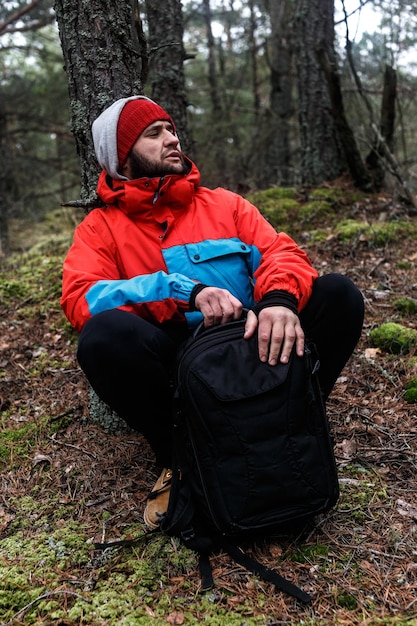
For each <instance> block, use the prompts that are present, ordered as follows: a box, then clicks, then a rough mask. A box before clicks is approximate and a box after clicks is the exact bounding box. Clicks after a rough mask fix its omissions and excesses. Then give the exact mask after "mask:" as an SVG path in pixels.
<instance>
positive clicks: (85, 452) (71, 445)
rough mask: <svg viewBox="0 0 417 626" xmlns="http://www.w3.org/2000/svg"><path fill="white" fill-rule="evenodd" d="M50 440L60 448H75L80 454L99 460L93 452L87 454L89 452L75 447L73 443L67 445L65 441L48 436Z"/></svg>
mask: <svg viewBox="0 0 417 626" xmlns="http://www.w3.org/2000/svg"><path fill="white" fill-rule="evenodd" d="M48 439H51V440H52V441H53V442H54V443H56V444H58V445H59V446H68V448H73V449H74V450H78V452H83V453H84V454H87V455H88V456H91V458H92V459H96V458H97V457H96V455H95V454H93V453H92V452H87V450H83V448H80V447H79V446H74V445H73V444H72V443H66V442H65V441H59V440H58V439H56V437H55V435H52V436H48Z"/></svg>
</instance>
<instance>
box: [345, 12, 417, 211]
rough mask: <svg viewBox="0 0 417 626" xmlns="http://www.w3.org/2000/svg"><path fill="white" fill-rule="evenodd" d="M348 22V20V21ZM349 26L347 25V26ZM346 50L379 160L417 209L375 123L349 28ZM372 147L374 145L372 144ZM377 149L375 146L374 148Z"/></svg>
mask: <svg viewBox="0 0 417 626" xmlns="http://www.w3.org/2000/svg"><path fill="white" fill-rule="evenodd" d="M346 24H347V22H346ZM346 28H347V27H346ZM346 51H347V58H348V61H349V67H350V69H351V72H352V74H353V79H354V81H355V84H356V87H357V89H358V92H359V95H360V96H361V98H362V100H363V101H364V103H365V106H366V108H367V109H368V113H369V118H370V121H371V128H372V130H373V132H374V133H375V137H376V140H377V146H378V150H377V156H378V158H379V160H380V161H381V162H382V163H383V164H384V165H385V167H386V169H388V171H389V172H390V173H391V174H392V175H393V176H394V177H395V178H396V179H397V181H398V182H399V184H400V185H401V187H402V189H403V191H404V193H405V195H406V198H407V200H408V201H409V203H410V204H411V206H412V207H413V208H414V209H416V208H417V200H416V199H415V198H414V196H413V194H412V193H411V191H410V189H409V188H408V183H407V181H406V180H404V178H403V176H402V174H401V172H400V167H399V165H398V163H397V161H396V159H395V157H394V155H393V154H392V152H391V150H390V149H389V148H388V145H387V142H386V141H385V138H384V137H383V136H382V135H381V132H380V130H379V128H378V126H377V124H376V123H375V116H374V112H373V108H372V105H371V103H370V101H369V99H368V97H367V96H366V94H365V92H364V89H363V87H362V81H361V79H360V77H359V76H358V73H357V71H356V67H355V64H354V61H353V57H352V42H351V41H350V40H349V31H348V30H347V35H346ZM371 148H372V146H371ZM373 149H375V148H373Z"/></svg>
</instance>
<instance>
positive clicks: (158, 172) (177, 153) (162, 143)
mask: <svg viewBox="0 0 417 626" xmlns="http://www.w3.org/2000/svg"><path fill="white" fill-rule="evenodd" d="M186 171H187V168H186V165H185V161H184V157H183V154H182V152H181V148H180V145H179V139H178V137H177V136H176V134H175V132H174V129H173V127H172V124H171V123H170V122H168V121H165V120H158V121H156V122H153V123H152V124H150V125H149V126H147V127H146V128H145V130H144V131H143V132H142V133H141V135H139V137H138V139H137V140H136V143H135V144H134V145H133V148H132V150H131V152H130V154H129V157H128V159H127V161H126V164H125V166H124V167H123V172H122V173H123V175H124V176H126V178H129V179H135V178H141V177H142V176H146V177H149V178H153V177H158V176H165V175H166V174H184V173H185V172H186Z"/></svg>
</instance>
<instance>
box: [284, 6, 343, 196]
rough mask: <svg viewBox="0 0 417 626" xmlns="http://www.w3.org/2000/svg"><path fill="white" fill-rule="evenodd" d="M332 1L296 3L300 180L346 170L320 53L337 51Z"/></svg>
mask: <svg viewBox="0 0 417 626" xmlns="http://www.w3.org/2000/svg"><path fill="white" fill-rule="evenodd" d="M333 14H334V2H333V0H297V2H296V12H295V27H296V42H295V48H296V59H297V82H298V95H299V98H298V99H299V122H300V143H301V179H302V182H303V183H305V184H309V185H315V184H320V183H322V182H323V181H325V180H334V179H335V178H337V177H338V176H340V174H341V173H342V171H343V169H344V159H343V151H342V146H341V144H340V141H339V137H338V133H337V128H336V124H335V122H334V119H333V115H332V111H331V104H330V99H329V94H328V90H327V84H326V78H325V76H324V73H323V70H322V68H321V67H320V62H319V59H318V56H317V52H318V51H319V50H321V49H325V50H328V49H330V50H334V21H333Z"/></svg>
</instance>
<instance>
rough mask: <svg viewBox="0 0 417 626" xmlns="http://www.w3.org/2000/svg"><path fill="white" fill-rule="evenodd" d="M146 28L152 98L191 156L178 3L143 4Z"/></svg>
mask: <svg viewBox="0 0 417 626" xmlns="http://www.w3.org/2000/svg"><path fill="white" fill-rule="evenodd" d="M145 6H146V14H147V18H148V27H149V37H148V45H149V76H150V79H151V88H152V91H151V98H153V99H154V100H156V101H157V102H158V103H159V104H160V105H161V106H162V107H163V108H165V109H166V110H167V111H168V112H169V114H170V115H171V116H172V118H173V119H174V120H175V125H176V127H177V130H178V134H179V137H180V139H181V147H182V149H183V150H184V152H186V153H187V154H190V153H191V147H192V140H191V137H190V134H189V130H188V125H187V105H188V100H187V93H186V89H185V78H184V59H185V52H184V46H183V33H184V23H183V16H182V7H181V2H180V0H165V2H161V1H160V0H146V2H145Z"/></svg>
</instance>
